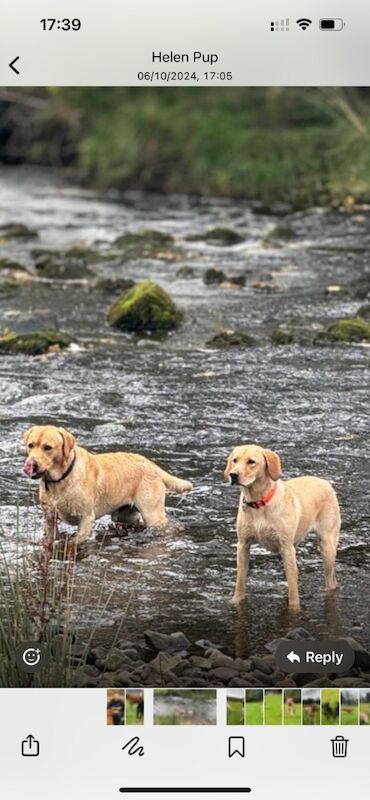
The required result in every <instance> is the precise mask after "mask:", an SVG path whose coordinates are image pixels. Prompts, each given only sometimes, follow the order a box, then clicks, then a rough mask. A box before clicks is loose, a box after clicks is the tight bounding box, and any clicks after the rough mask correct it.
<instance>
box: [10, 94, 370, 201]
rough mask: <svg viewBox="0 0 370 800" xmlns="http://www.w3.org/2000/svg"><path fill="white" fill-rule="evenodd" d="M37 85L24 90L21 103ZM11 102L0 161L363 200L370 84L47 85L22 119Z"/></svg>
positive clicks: (165, 182) (368, 163)
mask: <svg viewBox="0 0 370 800" xmlns="http://www.w3.org/2000/svg"><path fill="white" fill-rule="evenodd" d="M16 91H17V90H16V89H15V90H13V91H12V94H13V95H14V93H16ZM34 94H35V90H34V89H28V90H25V89H22V90H21V93H19V103H20V106H19V107H20V108H22V98H23V102H25V101H27V95H30V99H31V101H32V97H33V95H34ZM13 105H14V108H15V109H16V110H18V107H17V104H16V102H14V103H13V102H12V101H9V99H8V100H7V101H6V106H5V107H6V110H7V128H6V132H7V137H3V138H4V142H3V144H2V153H1V154H0V155H1V156H2V158H3V160H4V161H7V160H10V161H12V159H13V161H12V163H14V160H15V162H16V163H17V160H19V161H20V162H22V161H27V162H29V163H37V164H57V165H60V164H63V163H67V164H68V165H71V164H72V165H73V169H74V172H75V174H77V175H80V177H82V178H83V179H84V180H85V181H87V182H89V183H91V184H94V185H95V186H98V187H101V188H102V189H111V188H118V189H127V188H139V189H143V190H149V191H159V192H164V193H168V192H185V193H190V194H193V193H194V194H198V195H218V196H229V197H242V198H248V199H257V200H260V201H262V203H264V204H269V203H272V202H276V201H283V202H290V203H291V204H293V206H294V207H297V208H299V207H308V206H311V205H316V204H320V205H328V204H331V203H334V204H337V203H341V202H342V201H343V200H345V199H346V198H347V197H351V196H352V197H360V198H364V199H369V198H370V149H369V147H368V142H369V130H370V92H369V90H368V89H356V88H353V89H340V88H338V89H335V88H329V89H325V88H324V89H321V88H310V87H306V88H301V87H300V88H294V87H291V88H279V87H276V88H272V87H267V88H244V87H227V88H220V87H212V88H207V87H202V88H197V89H194V88H191V87H190V88H184V87H176V88H175V89H171V88H157V87H151V88H122V87H113V88H107V87H104V88H95V87H73V88H55V87H54V88H49V89H45V90H42V91H40V90H39V91H38V92H37V106H36V104H35V108H34V110H33V111H30V108H32V103H31V105H29V104H28V105H27V114H26V115H24V120H23V118H22V116H21V115H20V114H19V113H14V109H13ZM1 111H2V107H1V105H0V112H1ZM12 112H13V113H12ZM0 116H1V113H0ZM30 116H31V118H30ZM50 131H52V134H50ZM0 133H1V126H0ZM7 140H9V142H10V143H11V149H10V150H9V151H8V150H7V144H6V142H7ZM66 141H68V147H67V148H66V146H65V143H66ZM14 148H16V149H15V150H14Z"/></svg>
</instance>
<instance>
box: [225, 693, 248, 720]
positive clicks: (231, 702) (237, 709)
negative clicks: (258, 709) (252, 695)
mask: <svg viewBox="0 0 370 800" xmlns="http://www.w3.org/2000/svg"><path fill="white" fill-rule="evenodd" d="M227 724H228V725H244V702H243V700H242V701H241V700H236V699H235V698H233V697H231V698H230V697H228V699H227Z"/></svg>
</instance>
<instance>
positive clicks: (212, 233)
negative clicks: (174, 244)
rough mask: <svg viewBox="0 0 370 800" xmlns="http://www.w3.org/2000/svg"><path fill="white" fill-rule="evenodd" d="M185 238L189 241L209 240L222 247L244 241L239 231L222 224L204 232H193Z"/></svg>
mask: <svg viewBox="0 0 370 800" xmlns="http://www.w3.org/2000/svg"><path fill="white" fill-rule="evenodd" d="M186 238H187V240H188V241H189V242H211V243H213V244H218V245H221V246H224V247H230V246H231V245H233V244H240V243H241V242H244V236H242V235H241V234H240V233H238V232H237V231H234V230H233V229H232V228H224V227H222V226H219V227H216V228H211V229H210V230H208V231H205V232H204V233H194V234H191V235H190V236H187V237H186Z"/></svg>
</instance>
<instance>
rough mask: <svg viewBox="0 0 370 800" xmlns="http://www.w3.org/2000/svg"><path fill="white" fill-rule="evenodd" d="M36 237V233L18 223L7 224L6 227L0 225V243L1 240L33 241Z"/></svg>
mask: <svg viewBox="0 0 370 800" xmlns="http://www.w3.org/2000/svg"><path fill="white" fill-rule="evenodd" d="M37 236H38V233H37V231H35V230H33V229H32V228H28V227H27V225H22V224H21V223H19V222H9V223H8V224H7V225H0V241H1V240H2V239H3V240H7V239H35V238H36V237H37Z"/></svg>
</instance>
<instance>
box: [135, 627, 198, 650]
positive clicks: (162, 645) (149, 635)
mask: <svg viewBox="0 0 370 800" xmlns="http://www.w3.org/2000/svg"><path fill="white" fill-rule="evenodd" d="M144 639H145V641H146V644H147V645H148V646H149V647H151V648H152V650H164V651H165V652H167V653H176V652H179V651H181V650H187V648H188V647H189V645H190V642H189V639H187V638H186V636H185V635H184V634H183V633H182V632H181V631H177V632H176V633H171V634H170V635H167V634H165V633H158V632H157V631H150V630H148V631H145V633H144Z"/></svg>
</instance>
